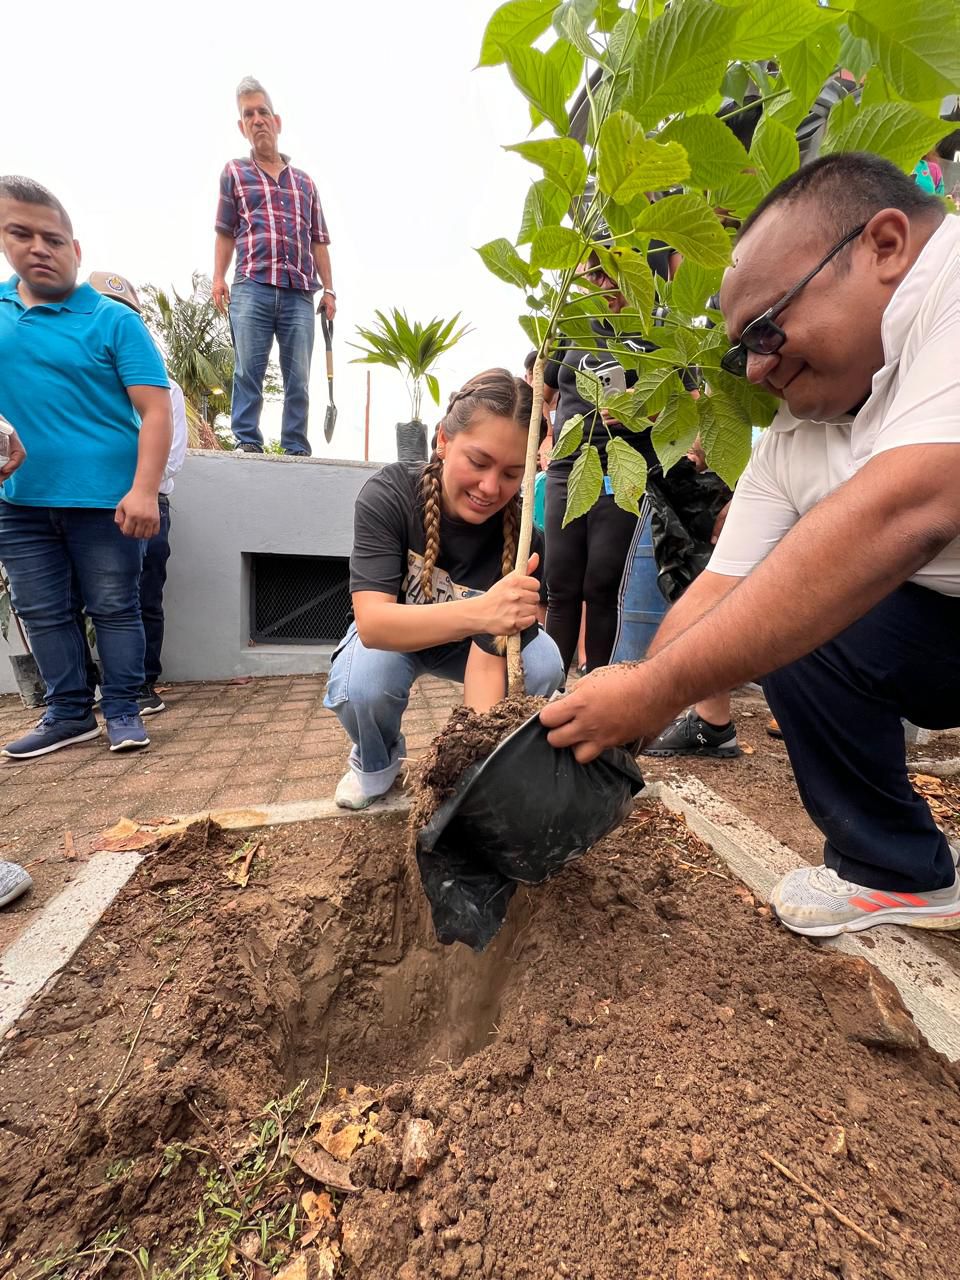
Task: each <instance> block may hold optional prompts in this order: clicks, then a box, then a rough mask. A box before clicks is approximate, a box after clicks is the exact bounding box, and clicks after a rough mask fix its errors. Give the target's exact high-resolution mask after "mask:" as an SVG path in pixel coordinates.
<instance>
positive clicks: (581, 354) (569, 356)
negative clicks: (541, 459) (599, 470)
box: [543, 320, 657, 470]
mask: <svg viewBox="0 0 960 1280" xmlns="http://www.w3.org/2000/svg"><path fill="white" fill-rule="evenodd" d="M590 327H591V328H592V329H593V331H594V333H595V334H596V340H597V345H598V346H599V347H600V348H604V347H605V346H606V343H607V339H608V338H610V337H612V336H613V330H612V329H611V328H610V326H609V325H608V324H607V323H606V322H605V321H603V320H592V321H591V322H590ZM617 341H618V342H619V343H620V344H621V345H622V346H625V347H627V348H628V349H632V350H634V351H655V350H656V343H653V342H648V341H647V340H646V339H645V338H642V337H639V336H635V337H631V336H629V335H626V334H621V335H620V337H619V338H618V339H617ZM578 373H591V374H593V375H594V377H596V378H598V379H599V380H600V384H601V386H603V387H606V388H608V389H609V390H611V391H628V390H629V389H630V388H631V387H632V386H633V385H634V383H635V382H636V380H637V374H636V371H635V370H633V369H624V368H623V366H622V365H621V364H620V362H619V361H618V360H617V358H616V356H615V355H614V354H613V353H612V352H609V351H606V352H605V351H604V350H602V349H601V350H600V351H584V350H583V348H582V347H577V346H574V345H573V344H572V343H570V342H567V343H565V344H564V345H562V346H561V347H560V348H559V349H558V351H557V352H556V355H555V356H553V357H552V358H551V359H549V360H547V362H546V365H545V367H544V374H543V380H544V382H545V383H546V385H547V386H548V387H556V388H557V389H558V391H559V395H558V397H557V414H556V420H555V422H554V426H553V432H554V435H553V438H554V440H559V438H560V432H561V431H562V430H563V428H564V424H565V423H566V422H568V421H569V419H570V418H573V417H575V416H576V414H578V413H582V414H583V438H584V440H585V441H586V440H587V439H588V438H590V439H591V443H592V444H595V445H596V446H597V449H598V450H599V451H600V462H601V464H602V466H603V468H604V470H606V466H607V441H608V440H609V439H610V438H611V436H612V437H613V438H617V437H622V438H623V439H624V440H628V441H629V442H630V443H631V444H632V445H633V446H634V448H635V449H638V450H639V451H640V453H642V454H643V456H644V458H645V459H646V462H647V466H648V467H653V466H656V465H657V454H656V450H655V449H654V447H653V444H652V442H651V440H650V430H649V428H648V429H647V430H646V431H631V430H630V428H629V427H625V426H624V425H623V424H622V423H611V425H610V426H609V427H607V426H605V425H604V423H603V421H602V419H601V418H600V415H599V414H598V413H597V411H596V409H595V408H594V406H593V405H592V404H591V403H590V402H589V401H587V400H584V399H583V397H582V396H581V395H580V392H579V391H578V390H577V374H578ZM591 429H592V430H593V435H592V437H590V431H591ZM608 431H609V435H608V434H607V433H608ZM576 457H577V455H576V453H573V454H571V455H570V456H569V457H567V458H560V459H559V460H558V461H556V462H551V463H550V466H551V468H552V467H561V468H566V469H567V470H569V469H570V468H571V467H572V466H573V464H574V462H575V461H576Z"/></svg>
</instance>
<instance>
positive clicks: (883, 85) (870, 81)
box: [860, 67, 941, 116]
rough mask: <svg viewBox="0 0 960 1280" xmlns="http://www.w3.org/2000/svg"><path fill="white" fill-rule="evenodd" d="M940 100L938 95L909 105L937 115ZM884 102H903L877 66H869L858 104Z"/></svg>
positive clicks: (867, 105) (872, 104)
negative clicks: (868, 72) (926, 100)
mask: <svg viewBox="0 0 960 1280" xmlns="http://www.w3.org/2000/svg"><path fill="white" fill-rule="evenodd" d="M940 101H941V100H940V97H939V95H938V96H937V97H936V98H934V99H932V100H931V101H930V102H914V103H912V104H911V105H912V106H914V107H916V108H917V110H918V111H922V112H923V114H924V115H926V116H939V114H940ZM885 102H903V97H902V95H901V94H899V93H897V91H896V89H894V88H892V86H891V85H890V84H889V83H888V81H887V78H886V76H885V75H884V74H883V72H882V71H881V70H880V68H879V67H871V69H870V74H869V75H868V76H867V81H866V84H865V85H864V86H863V92H862V93H861V94H860V106H861V108H863V107H879V106H882V105H883V103H885Z"/></svg>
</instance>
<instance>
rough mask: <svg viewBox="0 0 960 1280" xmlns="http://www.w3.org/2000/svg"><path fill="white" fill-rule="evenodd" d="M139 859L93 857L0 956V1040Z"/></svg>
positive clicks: (71, 951) (131, 856)
mask: <svg viewBox="0 0 960 1280" xmlns="http://www.w3.org/2000/svg"><path fill="white" fill-rule="evenodd" d="M142 861H143V858H142V855H141V854H139V853H97V854H94V856H93V857H92V858H91V859H90V861H89V862H88V863H86V865H85V866H83V867H82V868H81V869H80V871H79V873H78V874H77V876H76V877H75V879H73V880H71V882H70V883H69V884H68V885H67V887H66V888H65V889H64V890H63V892H62V893H58V894H57V896H56V897H55V898H52V899H51V900H50V902H48V903H47V905H46V906H45V907H44V909H43V910H42V911H41V913H40V915H39V916H38V917H37V919H36V920H34V922H33V924H31V925H30V926H29V928H27V929H24V931H23V933H21V934H20V936H19V937H18V938H17V939H16V940H15V941H14V942H12V943H11V944H10V946H9V947H8V948H7V949H6V951H4V953H3V955H0V1036H3V1035H5V1034H6V1032H7V1031H8V1030H9V1029H10V1028H11V1027H12V1026H13V1024H14V1023H15V1022H16V1020H17V1019H18V1018H19V1017H20V1015H21V1013H23V1011H24V1009H25V1008H26V1007H27V1005H28V1004H29V1003H30V1001H31V1000H32V999H33V997H34V996H35V995H36V994H37V993H38V992H40V991H42V990H43V989H44V987H46V985H47V984H48V983H49V982H51V980H55V976H56V975H57V974H59V972H60V970H61V969H62V968H63V966H64V965H65V964H66V963H67V961H68V960H69V959H70V958H71V956H72V955H73V954H74V952H75V951H76V950H77V948H78V947H79V946H80V944H81V943H82V942H83V940H84V939H85V938H86V937H87V935H88V934H89V933H90V931H91V930H92V929H93V928H94V927H95V926H96V924H97V922H98V921H99V919H100V917H101V916H102V915H103V913H104V912H105V911H106V909H107V907H109V905H110V903H111V902H112V901H113V900H114V898H115V897H116V896H117V894H118V893H119V892H120V890H121V889H122V888H123V886H124V885H125V884H126V883H127V881H128V880H129V879H130V877H131V876H132V875H133V873H134V871H136V869H137V867H138V866H139V865H140V863H141V862H142Z"/></svg>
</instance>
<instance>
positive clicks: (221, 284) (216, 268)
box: [211, 231, 236, 314]
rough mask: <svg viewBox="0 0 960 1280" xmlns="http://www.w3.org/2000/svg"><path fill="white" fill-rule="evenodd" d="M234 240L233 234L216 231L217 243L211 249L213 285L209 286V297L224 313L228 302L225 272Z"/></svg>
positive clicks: (231, 253)
mask: <svg viewBox="0 0 960 1280" xmlns="http://www.w3.org/2000/svg"><path fill="white" fill-rule="evenodd" d="M235 246H236V241H235V240H234V238H233V236H232V235H230V234H229V233H228V232H226V231H218V232H217V243H216V245H215V246H214V250H213V285H212V288H211V297H212V298H213V305H214V306H215V307H216V308H217V310H218V311H219V312H221V314H225V313H226V310H227V305H228V304H229V302H230V290H229V289H228V288H227V272H228V271H229V270H230V260H231V259H232V257H233V250H234V248H235Z"/></svg>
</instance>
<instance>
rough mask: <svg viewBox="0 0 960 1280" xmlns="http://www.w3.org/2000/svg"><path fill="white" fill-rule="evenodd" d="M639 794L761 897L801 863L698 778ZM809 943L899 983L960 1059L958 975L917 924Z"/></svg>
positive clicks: (931, 1036) (929, 1028) (932, 1039)
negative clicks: (677, 820) (865, 963)
mask: <svg viewBox="0 0 960 1280" xmlns="http://www.w3.org/2000/svg"><path fill="white" fill-rule="evenodd" d="M640 799H641V800H645V799H650V800H659V801H660V802H661V804H663V805H664V806H665V807H666V808H668V809H671V810H672V811H673V812H674V813H680V814H682V815H683V816H684V818H685V819H686V821H687V826H689V828H690V830H691V831H693V832H694V834H695V835H698V836H700V838H701V839H702V840H704V841H706V843H707V844H709V845H710V846H711V847H712V848H713V849H714V850H716V852H717V853H718V854H719V855H720V857H721V858H723V860H724V862H726V864H727V866H728V867H729V868H730V870H731V871H732V872H733V873H734V874H735V875H736V876H737V878H738V879H740V880H742V881H743V882H744V884H745V885H746V886H747V888H749V889H750V890H751V891H752V892H753V893H754V894H756V896H757V897H758V898H760V899H761V900H762V901H764V902H765V901H766V900H767V898H769V896H770V891H771V890H772V889H773V886H774V885H775V884H776V882H777V881H778V880H779V879H780V877H781V876H783V875H785V874H786V873H787V872H788V871H792V870H794V868H795V867H798V866H802V865H803V859H802V858H801V857H800V855H799V854H796V853H794V852H793V850H792V849H789V848H788V847H787V846H786V845H783V844H781V843H780V841H779V840H775V839H774V838H773V836H771V835H770V834H769V833H768V832H766V831H764V830H763V829H762V828H761V827H758V826H757V824H756V823H755V822H751V820H750V819H749V818H747V817H746V816H745V815H744V814H742V813H741V812H740V811H739V809H735V808H734V807H733V805H731V804H728V803H727V801H726V800H723V799H722V798H721V797H720V796H718V795H716V793H715V792H713V791H711V790H710V788H709V787H705V786H704V785H703V783H702V782H700V781H699V779H697V778H691V777H684V778H680V777H676V776H674V777H672V778H671V779H670V781H669V782H652V783H651V784H650V785H649V786H647V787H646V788H645V789H644V790H643V791H642V792H641V796H640ZM812 945H818V946H830V947H833V948H835V949H836V950H838V951H842V952H845V953H846V954H847V955H853V956H859V957H860V958H861V959H863V960H869V961H870V963H871V964H874V965H876V967H877V968H878V969H879V970H880V972H881V973H883V974H884V975H885V976H886V977H888V978H889V979H890V981H891V982H893V983H894V984H895V985H896V987H897V989H898V990H899V992H900V995H901V998H902V999H903V1003H904V1004H905V1005H906V1007H907V1008H908V1009H909V1010H910V1012H911V1013H912V1014H913V1019H914V1021H915V1022H916V1024H917V1026H918V1027H919V1028H920V1030H921V1031H922V1032H923V1034H924V1035H925V1036H926V1038H927V1040H928V1041H929V1043H930V1044H931V1046H932V1047H933V1048H934V1049H936V1050H938V1051H939V1052H940V1053H942V1054H945V1055H946V1057H948V1058H950V1059H951V1061H956V1060H957V1059H958V1058H960V976H958V975H957V973H956V972H955V970H954V969H953V968H951V966H950V965H948V964H946V963H945V962H944V961H943V960H941V959H940V957H939V956H937V955H936V953H935V952H934V951H933V950H932V949H931V948H930V947H929V945H928V944H927V942H926V941H925V940H924V938H923V936H922V934H920V933H919V932H918V931H917V930H915V929H900V928H897V927H896V926H893V925H884V926H883V928H880V929H869V930H867V931H866V932H864V933H845V934H842V935H841V936H840V937H839V938H830V939H825V940H824V941H823V942H817V943H814V944H812Z"/></svg>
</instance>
